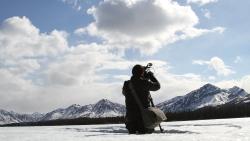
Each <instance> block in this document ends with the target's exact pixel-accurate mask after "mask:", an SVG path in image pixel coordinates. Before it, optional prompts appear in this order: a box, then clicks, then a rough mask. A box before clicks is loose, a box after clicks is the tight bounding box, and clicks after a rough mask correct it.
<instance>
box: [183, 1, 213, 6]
mask: <svg viewBox="0 0 250 141" xmlns="http://www.w3.org/2000/svg"><path fill="white" fill-rule="evenodd" d="M215 2H218V0H187V3H195V4H198V5H200V6H203V5H206V4H209V3H215Z"/></svg>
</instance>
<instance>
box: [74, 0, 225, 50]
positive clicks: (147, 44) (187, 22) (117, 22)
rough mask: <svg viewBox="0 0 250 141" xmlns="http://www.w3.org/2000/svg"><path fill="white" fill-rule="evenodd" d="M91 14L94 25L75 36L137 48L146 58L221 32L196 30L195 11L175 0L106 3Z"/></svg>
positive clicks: (196, 18)
mask: <svg viewBox="0 0 250 141" xmlns="http://www.w3.org/2000/svg"><path fill="white" fill-rule="evenodd" d="M88 13H89V14H90V15H93V17H94V19H95V21H94V22H92V23H91V24H89V25H88V26H87V27H84V28H80V29H77V30H76V31H75V33H77V34H89V35H92V36H97V37H101V38H102V39H104V42H105V43H106V44H112V46H113V47H118V48H137V49H139V50H140V51H141V53H143V54H153V53H155V52H157V50H158V49H159V48H161V47H162V46H164V45H167V44H170V43H174V42H176V41H178V40H184V39H189V38H194V37H197V36H201V35H203V34H205V33H211V32H218V30H217V29H218V28H214V29H211V30H208V29H199V28H196V27H195V26H196V25H197V24H198V23H199V19H198V17H197V15H196V14H195V12H194V11H193V10H192V8H191V7H190V6H181V5H179V4H178V3H177V2H175V1H172V0H134V1H130V0H124V1H123V0H107V1H104V2H100V3H99V5H98V6H96V7H92V8H91V9H89V10H88ZM220 31H221V30H220Z"/></svg>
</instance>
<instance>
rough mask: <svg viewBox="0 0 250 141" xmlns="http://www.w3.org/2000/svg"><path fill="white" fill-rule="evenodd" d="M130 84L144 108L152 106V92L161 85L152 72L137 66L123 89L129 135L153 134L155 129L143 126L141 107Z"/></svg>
mask: <svg viewBox="0 0 250 141" xmlns="http://www.w3.org/2000/svg"><path fill="white" fill-rule="evenodd" d="M130 82H131V83H132V84H133V88H134V90H135V92H136V94H137V96H138V98H139V99H140V101H141V103H142V105H143V107H144V108H148V107H149V106H150V99H151V95H150V91H157V90H159V89H160V83H159V81H158V80H157V79H156V78H155V76H154V74H153V73H152V72H151V71H150V72H145V68H144V67H143V66H141V65H138V64H137V65H135V66H134V67H133V69H132V77H131V79H130V80H128V81H125V82H124V84H123V88H122V93H123V95H124V96H125V103H126V116H125V125H126V128H127V130H128V132H129V134H136V133H138V134H146V133H152V132H153V131H154V129H147V128H145V127H144V125H143V121H142V116H141V113H140V109H139V106H138V104H137V102H136V100H135V98H134V97H133V95H132V93H131V90H130V88H129V86H128V85H129V83H130Z"/></svg>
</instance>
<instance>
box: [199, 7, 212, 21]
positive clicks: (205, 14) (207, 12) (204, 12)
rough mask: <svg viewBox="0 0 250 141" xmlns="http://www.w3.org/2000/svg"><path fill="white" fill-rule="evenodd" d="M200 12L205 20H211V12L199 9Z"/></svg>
mask: <svg viewBox="0 0 250 141" xmlns="http://www.w3.org/2000/svg"><path fill="white" fill-rule="evenodd" d="M201 12H202V13H203V14H204V17H206V18H207V19H210V18H211V12H210V11H209V10H208V9H201Z"/></svg>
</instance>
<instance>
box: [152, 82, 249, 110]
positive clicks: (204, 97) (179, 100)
mask: <svg viewBox="0 0 250 141" xmlns="http://www.w3.org/2000/svg"><path fill="white" fill-rule="evenodd" d="M246 95H248V93H246V92H245V91H244V89H241V88H239V87H236V86H235V87H233V88H230V89H228V90H226V89H221V88H219V87H216V86H214V85H212V84H206V85H204V86H202V87H200V88H199V89H197V90H194V91H192V92H190V93H188V94H186V95H184V96H179V97H175V98H173V99H170V100H167V101H165V102H163V103H160V104H158V105H157V106H158V107H160V108H161V109H162V110H163V111H165V112H181V111H193V110H196V109H199V108H202V107H206V106H217V105H222V104H226V103H228V102H230V101H232V100H234V99H236V98H239V97H245V96H246Z"/></svg>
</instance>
